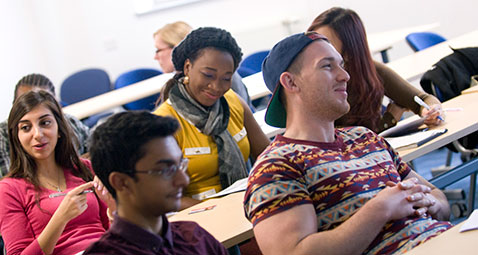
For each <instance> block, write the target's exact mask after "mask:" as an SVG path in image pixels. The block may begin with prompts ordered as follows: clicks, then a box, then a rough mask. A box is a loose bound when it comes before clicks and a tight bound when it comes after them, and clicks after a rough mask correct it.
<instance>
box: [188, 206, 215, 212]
mask: <svg viewBox="0 0 478 255" xmlns="http://www.w3.org/2000/svg"><path fill="white" fill-rule="evenodd" d="M214 207H216V205H210V206H208V207H204V208H198V209H192V210H191V211H190V212H189V213H188V214H193V213H198V212H204V211H209V210H212V209H214Z"/></svg>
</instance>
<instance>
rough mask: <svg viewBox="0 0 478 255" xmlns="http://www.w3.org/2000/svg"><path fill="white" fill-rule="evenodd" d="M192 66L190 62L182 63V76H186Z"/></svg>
mask: <svg viewBox="0 0 478 255" xmlns="http://www.w3.org/2000/svg"><path fill="white" fill-rule="evenodd" d="M192 66H193V64H192V63H191V60H189V58H188V59H186V61H184V66H183V70H184V75H186V76H187V75H188V74H189V72H191V68H192Z"/></svg>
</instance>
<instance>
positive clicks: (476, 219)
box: [460, 209, 478, 232]
mask: <svg viewBox="0 0 478 255" xmlns="http://www.w3.org/2000/svg"><path fill="white" fill-rule="evenodd" d="M473 229H478V209H475V210H474V211H473V212H472V213H471V215H470V217H468V219H467V220H466V221H465V223H463V225H462V226H461V228H460V232H464V231H468V230H473Z"/></svg>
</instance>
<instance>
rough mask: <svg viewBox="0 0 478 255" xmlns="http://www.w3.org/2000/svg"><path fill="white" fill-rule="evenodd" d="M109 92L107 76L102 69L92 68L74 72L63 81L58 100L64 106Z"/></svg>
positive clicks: (109, 82)
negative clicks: (59, 99)
mask: <svg viewBox="0 0 478 255" xmlns="http://www.w3.org/2000/svg"><path fill="white" fill-rule="evenodd" d="M109 91H111V81H110V77H109V75H108V74H107V73H106V72H105V71H104V70H102V69H98V68H92V69H86V70H82V71H79V72H76V73H74V74H72V75H70V76H69V77H68V78H66V79H65V81H63V83H62V84H61V88H60V98H61V101H62V102H63V103H65V104H66V105H70V104H74V103H76V102H79V101H83V100H85V99H88V98H90V97H94V96H97V95H100V94H103V93H106V92H109Z"/></svg>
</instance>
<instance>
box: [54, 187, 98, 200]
mask: <svg viewBox="0 0 478 255" xmlns="http://www.w3.org/2000/svg"><path fill="white" fill-rule="evenodd" d="M91 192H93V190H91V189H86V190H83V191H82V192H81V193H79V194H78V195H83V194H86V193H91ZM66 194H68V193H66V192H65V193H62V192H58V193H53V194H50V195H49V196H48V197H49V198H54V197H62V196H66Z"/></svg>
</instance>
